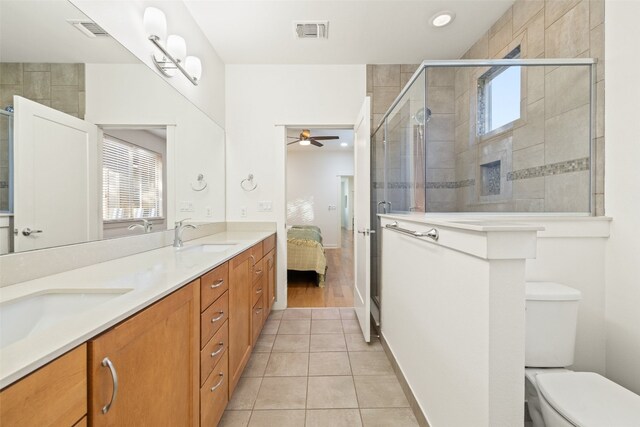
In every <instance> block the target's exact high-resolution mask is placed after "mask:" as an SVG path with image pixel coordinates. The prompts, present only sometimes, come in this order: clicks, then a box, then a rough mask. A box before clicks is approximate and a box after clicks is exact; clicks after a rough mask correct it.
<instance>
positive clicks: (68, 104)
mask: <svg viewBox="0 0 640 427" xmlns="http://www.w3.org/2000/svg"><path fill="white" fill-rule="evenodd" d="M84 69H85V67H84V64H41V63H24V64H23V63H8V62H3V63H0V109H2V110H4V109H5V108H6V107H8V106H12V105H13V96H14V95H19V96H22V97H24V98H27V99H30V100H32V101H35V102H37V103H39V104H43V105H47V106H49V107H52V108H55V109H56V110H59V111H62V112H64V113H67V114H69V115H72V116H75V117H80V118H84V114H85V85H84V80H85V79H84ZM4 123H5V121H4V120H3V125H2V126H3V127H4ZM0 131H1V132H0V202H1V204H2V206H0V210H6V209H5V207H6V206H5V205H8V197H9V188H8V181H9V163H8V140H7V132H6V129H4V128H3V129H0Z"/></svg>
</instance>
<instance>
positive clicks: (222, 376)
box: [211, 372, 224, 391]
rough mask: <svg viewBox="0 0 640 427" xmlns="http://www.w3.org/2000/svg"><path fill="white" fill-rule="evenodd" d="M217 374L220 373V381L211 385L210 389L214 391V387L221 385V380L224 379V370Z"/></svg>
mask: <svg viewBox="0 0 640 427" xmlns="http://www.w3.org/2000/svg"><path fill="white" fill-rule="evenodd" d="M218 375H220V381H218V384H216V385H214V386H213V387H211V391H215V389H217V388H218V387H220V386H221V385H222V382H223V381H224V372H220V373H219V374H218Z"/></svg>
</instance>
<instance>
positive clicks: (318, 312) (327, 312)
mask: <svg viewBox="0 0 640 427" xmlns="http://www.w3.org/2000/svg"><path fill="white" fill-rule="evenodd" d="M311 318H312V319H314V320H315V319H324V320H327V319H340V309H338V308H314V309H313V310H311Z"/></svg>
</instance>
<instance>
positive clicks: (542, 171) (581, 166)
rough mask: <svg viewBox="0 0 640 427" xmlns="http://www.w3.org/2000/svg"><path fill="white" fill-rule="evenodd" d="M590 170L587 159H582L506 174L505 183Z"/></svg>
mask: <svg viewBox="0 0 640 427" xmlns="http://www.w3.org/2000/svg"><path fill="white" fill-rule="evenodd" d="M590 168H591V165H590V160H589V158H588V157H584V158H582V159H574V160H567V161H564V162H558V163H551V164H549V165H543V166H536V167H533V168H526V169H520V170H517V171H513V172H509V173H507V181H517V180H520V179H530V178H539V177H543V176H550V175H560V174H563V173H571V172H579V171H586V170H589V169H590Z"/></svg>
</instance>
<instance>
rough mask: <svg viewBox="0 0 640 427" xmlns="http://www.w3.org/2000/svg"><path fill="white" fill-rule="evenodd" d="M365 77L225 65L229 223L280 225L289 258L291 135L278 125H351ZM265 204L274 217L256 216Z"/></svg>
mask: <svg viewBox="0 0 640 427" xmlns="http://www.w3.org/2000/svg"><path fill="white" fill-rule="evenodd" d="M365 78H366V67H365V65H227V68H226V91H225V93H226V116H227V120H226V124H225V129H226V132H227V220H228V221H277V222H278V233H279V234H280V236H281V238H280V239H279V242H278V251H280V253H281V254H282V253H286V241H285V240H284V238H283V237H282V236H284V231H285V230H284V221H285V140H286V132H285V127H284V126H277V125H300V126H312V125H350V126H353V125H354V123H353V122H354V121H355V119H356V116H357V114H358V112H359V110H360V107H361V105H362V102H363V101H364V97H365V95H366V81H365ZM312 127H313V126H312ZM336 127H340V126H336ZM249 173H253V174H254V175H255V179H256V182H257V183H258V188H257V189H256V190H255V191H253V192H250V193H248V192H245V191H243V190H242V189H241V188H240V181H241V180H242V179H244V178H246V177H247V175H248V174H249ZM263 200H270V201H272V202H273V211H272V212H258V211H257V202H258V201H263ZM243 207H244V208H246V212H247V215H246V217H242V215H241V208H243ZM285 258H286V257H284V256H282V257H280V256H279V257H278V263H279V264H278V289H279V292H278V301H277V307H279V308H281V307H283V306H284V305H283V304H286V259H285Z"/></svg>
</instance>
